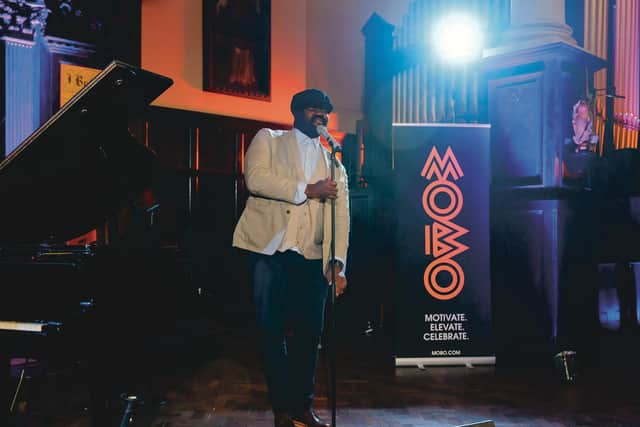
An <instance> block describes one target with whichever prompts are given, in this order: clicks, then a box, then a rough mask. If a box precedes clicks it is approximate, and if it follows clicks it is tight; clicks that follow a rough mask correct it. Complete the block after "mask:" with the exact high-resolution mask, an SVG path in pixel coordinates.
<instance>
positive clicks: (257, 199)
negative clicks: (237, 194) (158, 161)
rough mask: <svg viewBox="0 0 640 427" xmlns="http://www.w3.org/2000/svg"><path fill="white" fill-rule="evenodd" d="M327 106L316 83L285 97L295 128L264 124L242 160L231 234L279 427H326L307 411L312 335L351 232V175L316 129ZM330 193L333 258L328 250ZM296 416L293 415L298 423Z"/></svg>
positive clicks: (341, 286) (316, 337)
mask: <svg viewBox="0 0 640 427" xmlns="http://www.w3.org/2000/svg"><path fill="white" fill-rule="evenodd" d="M332 109H333V106H332V105H331V101H330V99H329V97H328V96H327V95H326V94H325V93H324V92H322V91H320V90H317V89H307V90H304V91H302V92H299V93H297V94H295V95H294V96H293V98H292V100H291V112H292V113H293V117H294V123H293V127H294V128H293V129H292V130H290V131H276V130H271V129H261V130H260V131H258V133H257V134H256V136H255V137H254V138H253V140H252V142H251V145H250V146H249V149H248V150H247V155H246V159H245V179H246V183H247V188H248V189H249V192H250V196H249V199H248V200H247V204H246V207H245V210H244V212H243V213H242V216H241V217H240V221H239V222H238V225H237V226H236V229H235V232H234V235H233V245H234V246H235V247H238V248H241V249H244V250H246V251H248V259H249V265H250V268H251V270H252V274H253V287H254V302H255V308H256V318H257V323H258V329H259V334H260V347H261V353H262V361H263V368H264V373H265V378H266V382H267V386H268V388H269V399H270V402H271V407H272V409H273V412H274V418H275V426H276V427H293V426H298V427H299V426H309V427H311V426H313V427H324V426H327V427H328V424H325V423H323V422H321V421H320V420H319V419H318V417H317V416H316V414H315V412H314V410H313V387H314V382H315V370H316V361H317V359H318V344H319V342H320V336H321V333H322V327H323V317H324V316H323V315H324V306H325V301H326V298H327V294H328V289H329V284H330V278H331V269H334V272H335V278H336V283H335V285H336V294H337V295H340V294H342V293H343V292H344V290H345V288H346V286H347V279H346V276H345V267H346V260H347V247H348V240H349V194H348V186H347V174H346V171H345V169H344V167H343V166H342V165H341V164H339V163H338V162H336V163H338V164H337V166H336V169H335V181H334V180H332V179H331V178H330V176H331V170H330V167H331V163H330V162H331V156H330V154H329V152H327V150H325V149H324V148H323V147H322V145H321V144H320V137H319V135H318V132H317V130H316V127H317V126H318V125H324V126H326V124H327V122H328V120H329V113H330V112H331V110H332ZM330 200H335V206H336V209H335V212H336V214H335V260H331V259H330V245H331V208H330ZM294 423H295V424H294Z"/></svg>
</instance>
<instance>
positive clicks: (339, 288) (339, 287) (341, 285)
mask: <svg viewBox="0 0 640 427" xmlns="http://www.w3.org/2000/svg"><path fill="white" fill-rule="evenodd" d="M333 269H334V270H335V275H336V296H337V297H339V296H340V295H342V294H343V293H344V291H345V289H346V288H347V278H346V277H345V276H343V275H340V272H341V271H342V264H341V263H339V262H337V263H336V264H334V265H333ZM324 277H325V278H326V279H327V282H328V283H329V286H331V267H329V268H328V269H327V272H326V273H325V275H324Z"/></svg>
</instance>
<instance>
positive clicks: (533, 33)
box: [501, 0, 576, 50]
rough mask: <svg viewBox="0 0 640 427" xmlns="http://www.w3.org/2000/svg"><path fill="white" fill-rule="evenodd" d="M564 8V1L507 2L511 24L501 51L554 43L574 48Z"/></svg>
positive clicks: (524, 0) (523, 0) (522, 0)
mask: <svg viewBox="0 0 640 427" xmlns="http://www.w3.org/2000/svg"><path fill="white" fill-rule="evenodd" d="M564 8H565V0H535V1H532V0H511V24H510V26H509V28H508V30H507V31H506V32H505V34H504V38H503V41H502V43H501V45H502V46H501V47H502V48H506V49H507V50H518V49H526V48H530V47H535V46H540V45H543V44H548V43H555V42H564V43H567V44H570V45H576V41H575V40H574V38H573V37H572V36H571V33H572V32H573V30H572V29H571V27H569V26H568V25H567V24H566V22H565V9H564Z"/></svg>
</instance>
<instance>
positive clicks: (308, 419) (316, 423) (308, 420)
mask: <svg viewBox="0 0 640 427" xmlns="http://www.w3.org/2000/svg"><path fill="white" fill-rule="evenodd" d="M291 420H292V421H293V425H295V426H296V427H331V426H330V425H329V424H325V423H323V422H322V421H321V420H320V418H318V416H317V415H316V413H315V412H314V411H313V409H309V410H308V411H305V412H303V413H302V414H296V415H294V416H292V417H291Z"/></svg>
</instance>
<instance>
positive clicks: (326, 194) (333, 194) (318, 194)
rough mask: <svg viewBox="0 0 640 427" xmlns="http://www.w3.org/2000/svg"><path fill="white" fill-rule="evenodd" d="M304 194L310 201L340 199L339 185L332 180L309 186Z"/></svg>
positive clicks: (322, 180) (326, 179)
mask: <svg viewBox="0 0 640 427" xmlns="http://www.w3.org/2000/svg"><path fill="white" fill-rule="evenodd" d="M304 194H306V195H307V197H308V198H310V199H335V198H337V197H338V184H336V182H335V181H333V180H332V179H331V178H325V179H321V180H320V181H318V182H316V183H315V184H307V188H306V189H305V190H304Z"/></svg>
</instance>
